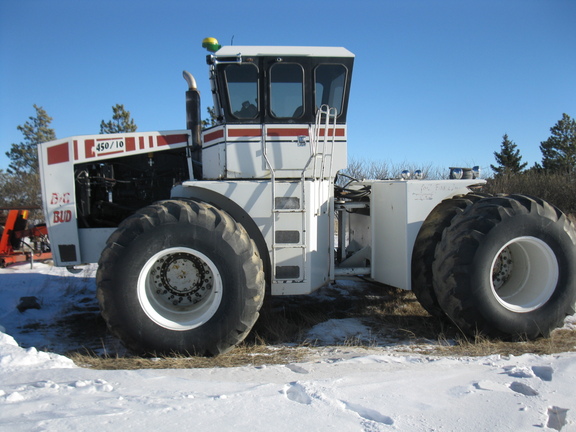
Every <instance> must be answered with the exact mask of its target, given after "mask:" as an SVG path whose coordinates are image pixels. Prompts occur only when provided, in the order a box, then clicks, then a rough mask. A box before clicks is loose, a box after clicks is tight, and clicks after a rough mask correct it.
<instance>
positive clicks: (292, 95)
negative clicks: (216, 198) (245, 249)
mask: <svg viewBox="0 0 576 432" xmlns="http://www.w3.org/2000/svg"><path fill="white" fill-rule="evenodd" d="M215 48H216V49H215V51H214V53H213V54H210V55H208V56H207V63H208V65H209V68H210V82H211V87H212V93H213V97H214V112H215V117H216V122H217V125H216V126H215V127H212V128H209V129H207V130H205V131H204V132H203V140H202V141H203V144H202V146H203V150H202V164H203V178H204V179H228V178H234V179H240V178H245V179H255V178H268V179H269V178H271V177H272V176H275V177H276V178H300V177H301V175H302V174H303V170H305V168H306V165H307V163H308V159H309V157H310V154H311V153H312V154H313V153H314V152H316V150H317V149H318V141H317V139H318V138H320V139H321V140H322V139H323V138H328V139H329V140H331V141H333V143H332V144H335V146H336V147H335V149H336V150H337V151H336V152H335V153H334V155H333V154H332V152H330V156H329V157H330V158H331V159H333V161H332V162H333V165H334V169H332V170H330V171H329V172H325V173H316V174H320V175H321V176H324V175H326V176H333V175H334V174H335V173H336V172H337V171H338V170H339V169H342V168H344V167H345V164H346V111H347V107H348V95H349V92H350V82H351V76H352V67H353V62H354V55H353V54H352V53H351V52H350V51H348V50H346V49H345V48H337V47H275V46H226V47H219V46H216V47H215ZM336 153H338V155H336ZM258 156H259V157H258ZM256 161H261V162H262V163H261V164H259V163H257V162H256ZM336 165H337V166H336ZM313 174H314V173H312V172H308V173H307V174H306V173H305V175H306V177H310V176H314V175H313Z"/></svg>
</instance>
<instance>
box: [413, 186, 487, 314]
mask: <svg viewBox="0 0 576 432" xmlns="http://www.w3.org/2000/svg"><path fill="white" fill-rule="evenodd" d="M489 196H490V195H489V194H485V193H481V192H472V193H469V194H466V195H456V196H454V197H452V198H448V199H445V200H444V201H442V202H441V203H440V204H438V205H437V206H436V207H434V209H433V210H432V211H431V212H430V214H429V215H428V217H427V218H426V220H425V221H424V223H423V224H422V227H420V231H419V232H418V236H417V237H416V241H415V242H414V249H413V251H412V267H411V268H412V291H413V292H414V294H415V295H416V298H417V299H418V301H419V302H420V304H421V305H422V307H423V308H424V309H426V311H427V312H428V313H430V315H432V316H435V317H439V318H442V317H445V315H444V311H443V310H442V308H441V307H440V305H439V304H438V299H437V298H436V293H435V292H434V283H433V276H432V263H433V262H434V252H435V251H436V246H437V245H438V243H439V242H440V240H441V239H442V233H443V232H444V229H446V228H447V227H448V226H450V222H451V221H452V219H453V218H454V217H455V216H456V215H459V214H461V213H462V212H464V210H466V209H467V208H468V207H469V206H471V205H472V204H474V203H475V202H477V201H478V200H480V199H482V198H486V197H489Z"/></svg>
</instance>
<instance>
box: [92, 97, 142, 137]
mask: <svg viewBox="0 0 576 432" xmlns="http://www.w3.org/2000/svg"><path fill="white" fill-rule="evenodd" d="M112 111H113V113H114V114H113V116H112V120H110V121H109V122H107V123H106V122H105V121H104V120H102V121H101V122H100V133H101V134H114V133H123V132H136V129H137V128H138V126H136V123H134V120H133V119H132V118H130V111H126V110H125V109H124V105H122V104H116V105H114V106H113V107H112Z"/></svg>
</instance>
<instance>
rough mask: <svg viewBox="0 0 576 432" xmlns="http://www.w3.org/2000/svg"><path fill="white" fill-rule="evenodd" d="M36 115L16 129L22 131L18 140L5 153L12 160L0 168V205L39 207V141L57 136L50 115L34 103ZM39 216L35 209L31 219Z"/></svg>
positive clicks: (53, 138) (40, 216) (40, 215)
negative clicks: (5, 167) (3, 167)
mask: <svg viewBox="0 0 576 432" xmlns="http://www.w3.org/2000/svg"><path fill="white" fill-rule="evenodd" d="M34 109H35V110H36V116H35V117H30V118H29V120H28V121H27V122H26V123H24V124H23V125H21V126H17V129H18V130H19V131H20V132H22V134H23V135H24V141H23V142H21V143H20V144H12V148H11V149H10V151H9V152H6V156H8V158H9V159H10V161H11V163H10V164H9V165H8V170H7V171H6V172H4V171H2V170H0V205H1V206H5V207H13V206H25V207H40V206H41V203H42V199H41V192H40V174H39V170H38V151H37V148H36V146H37V145H38V144H40V143H43V142H46V141H51V140H55V139H56V133H55V132H54V129H52V128H50V122H51V121H52V118H51V117H50V116H48V114H46V111H44V109H43V108H42V107H39V106H37V105H34ZM35 218H36V219H41V218H42V213H41V212H40V211H37V212H34V213H33V214H32V217H31V219H35Z"/></svg>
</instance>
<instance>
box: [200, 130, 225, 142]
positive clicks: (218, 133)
mask: <svg viewBox="0 0 576 432" xmlns="http://www.w3.org/2000/svg"><path fill="white" fill-rule="evenodd" d="M223 137H224V130H223V129H220V130H217V131H214V132H210V133H207V134H206V135H204V142H210V141H214V140H217V139H220V138H223Z"/></svg>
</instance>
